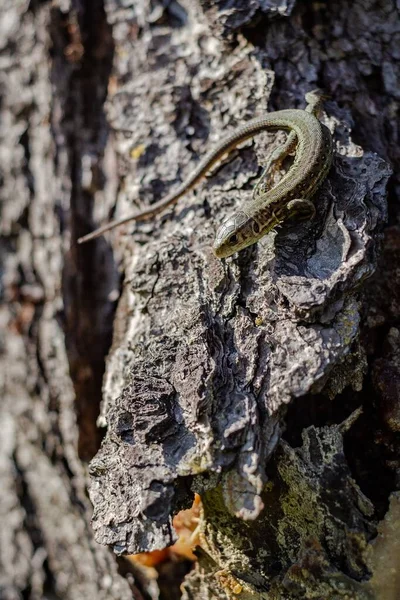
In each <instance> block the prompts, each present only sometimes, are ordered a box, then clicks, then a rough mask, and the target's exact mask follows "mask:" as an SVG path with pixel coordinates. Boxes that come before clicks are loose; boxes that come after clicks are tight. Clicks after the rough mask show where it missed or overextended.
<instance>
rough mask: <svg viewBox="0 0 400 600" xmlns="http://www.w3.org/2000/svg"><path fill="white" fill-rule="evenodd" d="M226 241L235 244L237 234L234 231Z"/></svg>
mask: <svg viewBox="0 0 400 600" xmlns="http://www.w3.org/2000/svg"><path fill="white" fill-rule="evenodd" d="M228 242H229V243H230V244H236V242H237V235H236V234H235V233H234V234H233V235H231V237H230V238H229V240H228Z"/></svg>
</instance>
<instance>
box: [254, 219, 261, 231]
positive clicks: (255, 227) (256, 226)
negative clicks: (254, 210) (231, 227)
mask: <svg viewBox="0 0 400 600" xmlns="http://www.w3.org/2000/svg"><path fill="white" fill-rule="evenodd" d="M253 231H254V233H260V226H259V224H258V223H256V222H254V223H253Z"/></svg>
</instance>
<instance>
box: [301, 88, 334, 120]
mask: <svg viewBox="0 0 400 600" xmlns="http://www.w3.org/2000/svg"><path fill="white" fill-rule="evenodd" d="M305 98H306V102H307V106H306V108H305V110H306V111H307V112H309V113H311V114H313V115H314V116H316V117H320V116H321V112H322V106H323V103H324V101H325V100H328V99H329V96H328V95H327V94H325V93H324V92H323V91H322V90H319V89H316V90H312V91H311V92H307V94H306V95H305Z"/></svg>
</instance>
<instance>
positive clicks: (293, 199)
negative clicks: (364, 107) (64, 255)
mask: <svg viewBox="0 0 400 600" xmlns="http://www.w3.org/2000/svg"><path fill="white" fill-rule="evenodd" d="M322 99H323V96H322V94H321V92H320V91H319V90H314V91H312V92H308V93H307V94H306V101H307V107H306V109H305V110H299V109H286V110H279V111H276V112H273V113H268V114H266V115H265V116H263V117H257V118H255V119H252V120H250V121H248V122H247V123H245V124H244V125H242V126H241V127H239V128H238V129H236V130H235V131H234V132H233V133H231V134H230V135H228V136H227V137H226V138H224V139H223V140H221V142H220V143H219V144H218V145H217V146H216V147H215V148H214V149H213V150H211V151H210V152H209V153H208V154H207V155H206V156H205V157H204V158H203V159H202V160H201V161H200V163H199V164H198V166H197V167H196V169H195V170H194V171H193V172H192V174H191V175H189V177H188V178H187V179H186V180H185V181H184V182H183V183H182V184H181V185H180V186H179V187H178V189H177V190H176V191H174V192H171V193H170V194H168V195H167V196H166V197H165V198H162V199H161V200H159V201H158V202H155V203H154V204H151V205H150V206H149V207H148V208H145V209H144V210H142V211H140V212H135V213H133V214H130V215H128V216H126V217H124V218H122V219H119V220H117V221H111V222H110V223H108V224H106V225H104V226H103V227H99V228H98V229H96V230H95V231H93V232H92V233H89V234H88V235H85V236H83V237H81V238H79V239H78V243H80V244H81V243H83V242H86V241H88V240H91V239H94V238H96V237H98V236H100V235H102V234H103V233H105V232H106V231H109V230H110V229H114V227H118V226H119V225H122V224H124V223H128V222H129V221H143V220H145V219H149V218H152V217H154V216H155V215H156V214H158V213H160V212H161V211H163V210H164V209H165V208H166V207H167V206H170V205H172V204H175V202H177V200H178V199H179V198H180V197H181V196H183V195H184V194H186V193H187V192H188V191H189V190H190V189H192V188H193V187H194V186H195V185H196V184H197V183H198V182H199V181H200V180H201V179H202V178H203V177H205V175H206V174H207V173H208V171H210V169H211V168H212V167H213V166H214V165H215V164H216V163H217V162H218V161H220V160H221V158H222V157H223V156H224V155H226V154H228V153H229V152H231V151H232V150H233V149H234V148H236V147H237V146H238V145H239V144H241V143H243V142H244V141H246V140H248V139H250V138H252V137H254V136H255V135H257V134H258V133H261V132H262V131H276V130H279V129H283V130H286V131H289V135H288V137H287V139H286V142H285V143H284V144H283V145H282V146H280V147H279V148H278V149H277V150H275V151H274V152H273V153H272V155H271V156H270V158H269V160H268V163H267V166H266V167H265V168H264V170H263V173H262V175H261V178H260V180H259V182H258V183H257V185H256V187H255V188H254V191H253V195H252V198H251V200H250V201H249V202H248V203H247V204H246V205H245V207H244V208H240V210H238V211H237V212H236V213H234V214H233V215H231V216H229V217H228V218H227V219H226V220H225V221H224V222H223V223H222V225H221V226H220V228H219V229H218V231H217V234H216V237H215V242H214V246H213V248H214V252H215V254H216V256H217V257H218V258H225V257H227V256H230V255H231V254H233V253H235V252H237V251H238V250H242V249H243V248H246V247H247V246H250V245H251V244H254V243H255V242H257V241H258V240H259V239H260V238H261V237H262V236H264V235H265V234H266V233H268V232H269V231H271V230H272V229H274V227H276V226H277V225H278V224H279V223H281V222H283V221H285V220H286V219H288V218H290V217H292V216H294V215H298V216H301V217H302V218H312V217H313V216H314V214H315V208H314V205H313V203H312V202H311V198H312V196H313V195H314V194H315V192H316V191H317V189H318V188H319V186H320V185H321V184H322V182H323V180H324V179H325V177H326V175H327V174H328V171H329V169H330V166H331V163H332V155H333V144H332V137H331V134H330V131H329V130H328V128H327V127H325V125H323V124H322V123H321V122H320V121H319V119H318V113H319V111H320V108H321V102H322ZM294 149H295V150H296V153H295V158H294V161H293V164H292V166H291V167H290V169H289V170H288V171H287V172H286V173H285V175H284V176H283V177H282V179H281V180H280V181H279V182H278V183H277V184H276V185H275V186H273V187H272V188H271V189H267V186H266V181H267V173H268V171H269V169H270V167H271V165H272V163H273V162H275V163H276V164H280V163H281V162H282V161H283V159H284V158H285V157H286V156H287V155H288V154H291V153H293V151H294Z"/></svg>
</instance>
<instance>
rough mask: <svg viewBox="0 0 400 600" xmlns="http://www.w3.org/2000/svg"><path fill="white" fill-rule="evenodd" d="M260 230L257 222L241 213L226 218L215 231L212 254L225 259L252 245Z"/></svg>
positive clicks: (258, 236)
mask: <svg viewBox="0 0 400 600" xmlns="http://www.w3.org/2000/svg"><path fill="white" fill-rule="evenodd" d="M261 235H262V234H261V228H260V226H259V224H258V223H257V221H255V220H254V219H252V218H251V217H249V216H248V215H246V213H244V212H243V211H240V212H237V213H236V214H234V215H233V216H231V217H228V218H227V219H226V220H225V221H224V222H223V223H222V225H221V227H220V228H219V229H218V231H217V235H216V236H215V242H214V246H213V248H214V252H215V255H216V256H217V257H218V258H227V257H228V256H231V254H234V253H235V252H238V251H239V250H242V249H243V248H246V247H247V246H250V245H251V244H254V242H257V240H258V239H259V238H260V237H261Z"/></svg>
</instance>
